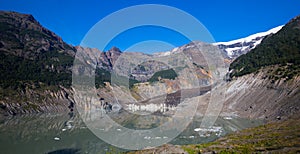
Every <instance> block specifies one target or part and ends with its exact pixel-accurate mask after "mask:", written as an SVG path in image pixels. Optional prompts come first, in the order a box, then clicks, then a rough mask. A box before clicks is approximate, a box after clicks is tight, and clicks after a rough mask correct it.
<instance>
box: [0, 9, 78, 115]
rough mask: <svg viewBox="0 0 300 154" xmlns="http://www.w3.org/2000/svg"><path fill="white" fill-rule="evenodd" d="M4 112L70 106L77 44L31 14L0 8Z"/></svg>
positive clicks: (0, 76)
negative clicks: (65, 40)
mask: <svg viewBox="0 0 300 154" xmlns="http://www.w3.org/2000/svg"><path fill="white" fill-rule="evenodd" d="M0 36H1V38H0V57H1V61H0V104H1V109H0V112H1V113H3V114H18V113H33V112H45V111H59V110H67V109H68V106H69V104H70V103H71V102H72V99H71V98H70V97H69V96H70V89H68V87H70V85H71V68H72V67H71V66H72V63H73V57H74V55H75V52H76V50H75V48H73V47H72V46H70V45H68V44H66V43H65V42H63V41H62V39H61V38H60V37H59V36H57V35H56V34H54V33H53V32H51V31H49V30H47V29H46V28H44V27H42V26H41V25H40V24H39V23H38V22H37V21H36V20H35V19H34V18H33V16H31V15H26V14H20V13H16V12H5V11H0Z"/></svg>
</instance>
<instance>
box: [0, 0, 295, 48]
mask: <svg viewBox="0 0 300 154" xmlns="http://www.w3.org/2000/svg"><path fill="white" fill-rule="evenodd" d="M139 4H163V5H169V6H173V7H176V8H178V9H181V10H183V11H185V12H187V13H189V14H191V15H192V16H194V17H196V18H197V19H198V20H199V21H200V22H201V23H202V24H203V25H204V26H205V27H206V28H207V29H208V30H209V32H210V33H211V34H212V35H213V37H214V39H215V40H216V41H217V42H220V41H222V42H223V41H230V40H234V39H238V38H242V37H245V36H248V35H250V34H253V33H257V32H262V31H267V30H269V29H271V28H274V27H276V26H279V25H282V24H285V23H286V22H288V21H289V20H290V19H291V18H293V17H294V16H296V15H299V14H300V1H299V0H291V1H284V0H252V1H244V0H205V1H201V0H168V1H167V0H86V1H78V0H0V9H1V10H12V11H17V12H21V13H27V14H32V15H33V16H34V17H35V18H36V19H37V20H38V21H39V22H40V23H41V24H42V25H43V26H45V27H46V28H48V29H50V30H52V31H54V32H55V33H56V34H58V35H59V36H61V37H62V38H63V40H64V41H66V42H67V43H69V44H72V45H79V44H80V42H81V40H82V39H83V38H84V36H85V34H86V33H87V32H88V30H89V29H90V28H91V27H92V26H93V25H94V24H96V23H97V22H98V21H100V20H101V19H102V18H104V17H105V16H107V15H109V14H111V13H113V12H115V11H117V10H119V9H122V8H126V7H129V6H133V5H139ZM120 24H121V23H120ZM141 32H143V33H141ZM125 34H127V36H125ZM125 34H124V35H121V36H124V38H126V39H124V38H119V39H118V38H116V39H114V40H113V41H112V42H111V43H110V44H109V45H108V47H107V48H110V47H111V46H117V47H119V48H120V49H121V50H125V49H127V48H128V47H130V46H131V45H133V44H135V43H138V42H141V41H147V40H159V41H166V42H168V43H169V44H172V45H173V46H181V45H183V44H186V43H188V40H187V39H185V38H184V37H182V36H180V35H178V34H176V33H174V32H172V31H168V30H164V29H159V28H155V27H154V28H153V27H152V28H151V27H148V29H146V30H145V29H144V30H143V31H141V30H140V29H138V28H137V29H133V30H131V31H129V32H126V33H125ZM141 34H143V35H141ZM153 34H160V35H153ZM121 36H120V37H121ZM129 36H130V37H129ZM155 43H157V41H156V42H154V44H155ZM158 44H159V43H158ZM148 45H149V42H148ZM161 46H162V47H161V48H156V49H153V50H164V49H165V50H167V49H168V48H170V46H168V45H166V44H165V45H163V44H161ZM141 50H142V49H141ZM145 51H146V50H145Z"/></svg>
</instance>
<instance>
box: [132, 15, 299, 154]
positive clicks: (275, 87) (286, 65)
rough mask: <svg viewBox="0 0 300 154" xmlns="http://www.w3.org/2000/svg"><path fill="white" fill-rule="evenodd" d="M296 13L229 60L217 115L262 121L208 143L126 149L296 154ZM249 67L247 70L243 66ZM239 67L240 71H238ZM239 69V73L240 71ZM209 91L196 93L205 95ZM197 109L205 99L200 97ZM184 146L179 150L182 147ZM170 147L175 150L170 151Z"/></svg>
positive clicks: (150, 151) (297, 114) (297, 137)
mask: <svg viewBox="0 0 300 154" xmlns="http://www.w3.org/2000/svg"><path fill="white" fill-rule="evenodd" d="M299 33H300V16H298V17H295V18H294V19H292V20H291V21H290V22H289V23H288V24H286V26H284V27H283V28H282V29H281V30H280V31H279V32H278V33H276V34H274V35H271V36H269V37H267V38H265V39H264V40H263V41H262V43H261V44H260V45H258V46H257V47H256V48H255V49H253V50H252V51H251V52H249V53H247V54H245V55H243V56H241V57H239V58H237V59H236V60H235V61H234V62H233V63H232V64H231V65H230V69H231V71H230V72H229V73H230V76H231V77H232V78H231V80H230V81H227V83H225V84H223V85H221V87H219V88H222V87H223V88H224V89H225V98H224V106H223V110H222V112H221V115H224V116H239V117H245V118H253V119H263V120H264V121H266V122H267V124H266V125H263V126H259V127H256V128H250V129H246V130H242V131H239V132H237V133H233V134H229V135H227V136H225V137H223V138H220V139H218V140H216V141H214V142H210V143H204V144H197V145H184V146H173V145H164V146H161V147H158V148H154V149H150V150H143V151H134V152H130V153H156V152H157V153H159V152H160V151H165V152H168V151H170V152H174V151H176V152H177V153H189V154H194V153H298V152H299V149H300V146H299V144H298V142H299V140H300V138H299V115H300V108H299V107H300V101H299V100H300V88H299V86H300V73H299V60H300V57H299V56H298V55H299V54H300V46H299V44H300V39H299V36H300V35H299ZM249 67H250V68H253V69H250V71H248V70H247V69H249ZM244 70H245V72H243V71H244ZM240 72H242V73H240ZM209 97H210V94H205V95H203V96H200V99H201V100H202V101H205V100H207V98H209ZM199 105H200V107H201V108H200V109H198V113H204V112H205V111H203V109H202V108H206V106H207V104H205V103H203V102H201V104H199ZM181 150H184V151H185V152H182V151H181ZM176 152H175V153H176Z"/></svg>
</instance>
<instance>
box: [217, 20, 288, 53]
mask: <svg viewBox="0 0 300 154" xmlns="http://www.w3.org/2000/svg"><path fill="white" fill-rule="evenodd" d="M282 27H283V26H278V27H275V28H272V29H270V30H268V31H266V32H260V33H256V34H253V35H250V36H248V37H245V38H241V39H237V40H233V41H229V42H217V43H213V45H216V46H219V48H220V49H221V50H222V51H224V52H226V53H227V55H228V56H229V57H230V58H236V57H238V56H240V55H241V54H245V53H247V52H249V51H250V50H252V49H254V48H255V47H256V46H257V45H258V44H260V43H261V41H262V40H263V39H264V38H265V37H266V36H268V35H270V34H275V33H277V32H278V31H279V30H281V28H282Z"/></svg>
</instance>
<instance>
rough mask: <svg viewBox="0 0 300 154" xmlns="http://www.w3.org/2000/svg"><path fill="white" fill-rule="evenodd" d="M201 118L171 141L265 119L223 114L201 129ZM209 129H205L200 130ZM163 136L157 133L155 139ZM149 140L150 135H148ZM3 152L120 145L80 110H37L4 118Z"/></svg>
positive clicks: (204, 137) (197, 139)
mask: <svg viewBox="0 0 300 154" xmlns="http://www.w3.org/2000/svg"><path fill="white" fill-rule="evenodd" d="M200 123H201V118H197V119H194V120H193V121H192V123H190V125H189V126H188V127H187V128H186V129H185V130H184V131H183V132H182V133H181V134H180V135H178V136H177V137H176V138H174V139H173V140H172V141H171V142H170V143H171V144H179V145H182V144H195V143H204V142H209V141H213V140H215V139H217V138H219V137H221V136H223V135H225V134H227V133H231V132H233V131H237V130H241V129H244V128H247V127H254V126H257V125H260V124H262V121H258V120H250V119H242V118H237V117H219V118H218V119H217V121H216V123H215V124H214V126H213V127H212V128H211V129H209V130H203V129H200V128H199V126H200ZM201 131H205V133H201V136H200V135H199V132H201ZM160 139H163V136H157V137H155V139H154V140H160ZM145 140H149V138H145ZM0 149H1V153H5V154H10V153H13V154H15V153H16V154H18V153H20V154H21V153H31V154H35V153H36V154H41V153H50V154H51V153H100V154H102V153H106V152H108V151H110V150H111V149H114V150H117V151H126V149H119V148H116V147H113V146H112V145H110V144H108V143H106V142H104V141H102V140H101V139H99V138H98V137H97V136H95V135H94V134H93V133H92V132H91V131H90V130H89V129H88V128H87V127H86V125H85V124H84V122H83V121H82V120H81V118H80V116H79V115H78V114H33V115H23V116H13V117H4V118H1V121H0Z"/></svg>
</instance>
